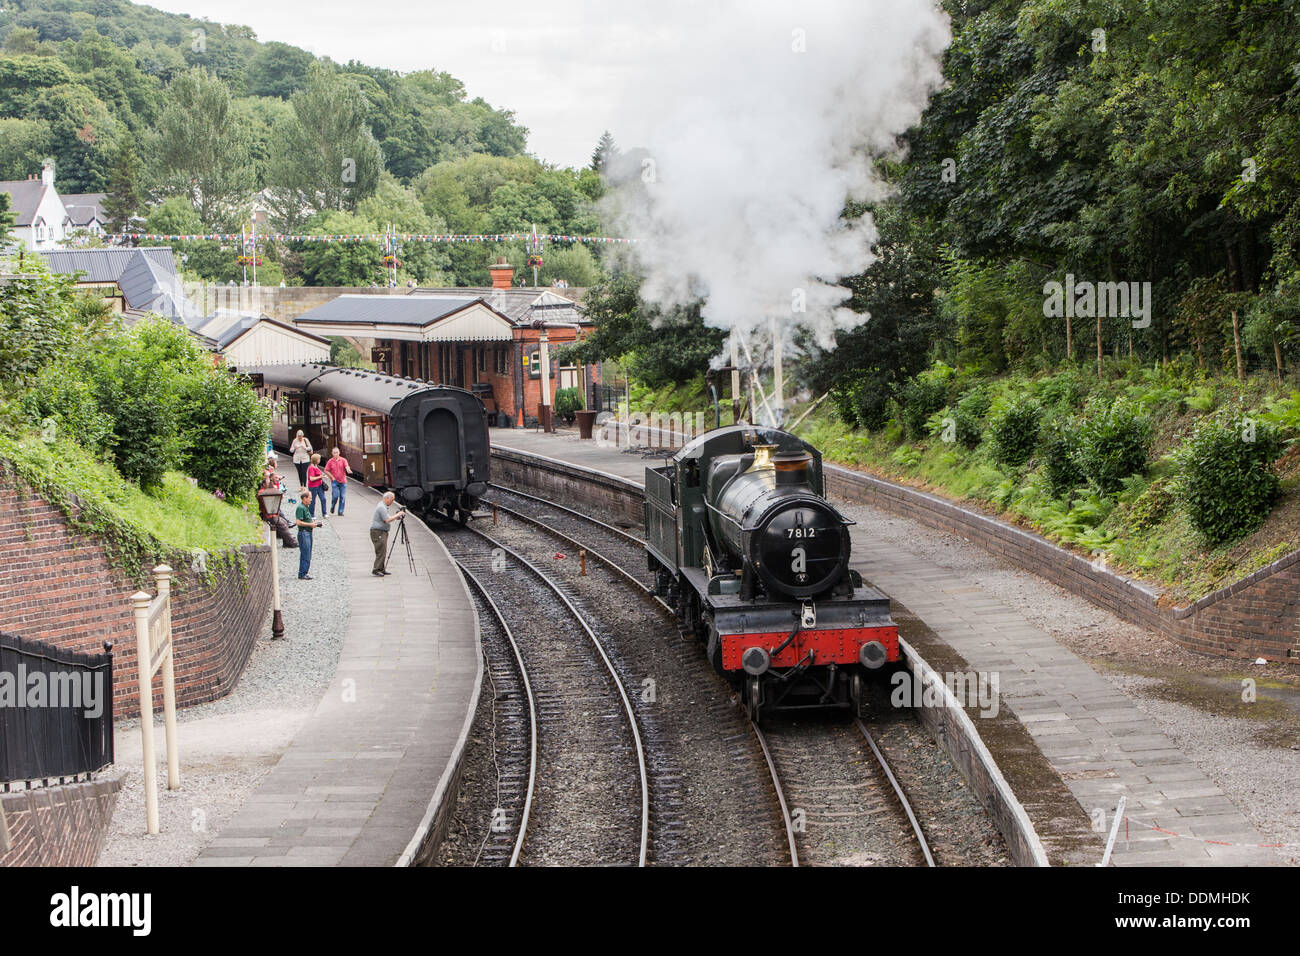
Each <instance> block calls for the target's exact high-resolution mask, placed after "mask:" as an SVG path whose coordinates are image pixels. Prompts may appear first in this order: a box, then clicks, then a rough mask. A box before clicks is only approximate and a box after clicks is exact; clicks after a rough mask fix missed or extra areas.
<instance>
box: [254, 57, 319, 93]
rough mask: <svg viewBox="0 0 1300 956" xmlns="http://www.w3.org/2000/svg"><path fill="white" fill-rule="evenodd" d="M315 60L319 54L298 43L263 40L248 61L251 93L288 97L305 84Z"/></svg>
mask: <svg viewBox="0 0 1300 956" xmlns="http://www.w3.org/2000/svg"><path fill="white" fill-rule="evenodd" d="M314 61H315V57H313V56H312V55H311V54H310V53H308V52H307V51H306V50H301V49H299V48H298V47H296V46H289V44H287V43H263V44H262V45H261V46H260V47H259V48H258V51H257V53H255V54H254V55H253V58H252V60H251V61H249V64H248V75H247V79H246V83H247V84H248V95H249V96H275V97H279V98H280V99H282V100H287V99H288V98H289V97H290V96H292V95H293V93H294V92H295V91H296V90H299V89H301V88H302V86H303V84H304V82H305V80H306V78H307V72H308V70H309V69H310V68H311V65H312V63H313V62H314Z"/></svg>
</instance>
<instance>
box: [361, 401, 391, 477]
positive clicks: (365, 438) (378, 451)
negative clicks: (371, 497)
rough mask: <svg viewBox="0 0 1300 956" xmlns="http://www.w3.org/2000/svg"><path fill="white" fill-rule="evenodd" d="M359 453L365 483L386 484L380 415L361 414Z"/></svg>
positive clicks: (385, 460)
mask: <svg viewBox="0 0 1300 956" xmlns="http://www.w3.org/2000/svg"><path fill="white" fill-rule="evenodd" d="M361 455H362V461H363V465H362V467H363V468H364V469H365V472H364V475H365V480H366V484H368V485H386V484H388V459H387V458H386V457H385V455H384V418H383V416H382V415H363V416H362V417H361Z"/></svg>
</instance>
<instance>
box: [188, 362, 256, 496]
mask: <svg viewBox="0 0 1300 956" xmlns="http://www.w3.org/2000/svg"><path fill="white" fill-rule="evenodd" d="M178 411H179V431H180V435H181V439H182V450H181V455H180V462H181V465H182V467H183V468H184V470H185V473H186V474H188V475H190V476H191V477H193V478H195V479H197V480H198V483H199V487H200V488H206V489H207V490H209V491H213V492H218V491H219V492H221V493H222V494H223V495H224V496H225V497H226V498H228V499H234V500H246V499H248V498H249V497H251V495H252V493H253V491H254V490H255V489H256V488H257V484H258V480H259V477H260V474H261V468H262V465H263V464H264V463H265V455H266V436H267V435H269V434H270V431H271V413H270V409H269V408H268V407H267V406H266V405H265V404H263V403H262V402H261V401H260V400H259V399H258V397H257V394H256V393H255V392H254V391H253V390H252V389H251V388H249V387H248V385H247V384H246V383H245V382H243V381H241V380H239V379H237V378H235V377H234V376H233V375H231V374H230V373H228V372H227V371H226V370H225V369H221V368H215V369H213V368H209V369H207V370H205V371H204V372H202V373H200V374H198V375H192V376H190V377H189V378H188V379H187V380H186V382H185V384H184V387H183V391H182V393H181V397H180V402H179V409H178Z"/></svg>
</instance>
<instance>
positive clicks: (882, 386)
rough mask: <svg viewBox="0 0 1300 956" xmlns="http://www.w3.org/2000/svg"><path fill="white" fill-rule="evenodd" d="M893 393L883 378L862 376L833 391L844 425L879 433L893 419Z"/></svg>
mask: <svg viewBox="0 0 1300 956" xmlns="http://www.w3.org/2000/svg"><path fill="white" fill-rule="evenodd" d="M889 398H890V391H889V386H888V383H887V382H886V381H885V380H884V378H883V377H880V376H876V375H871V374H861V375H859V376H857V377H856V378H855V379H853V380H852V381H849V382H847V383H845V384H842V385H837V386H836V387H835V388H834V389H832V390H831V400H832V401H833V402H834V403H835V411H836V412H837V413H838V414H839V417H840V421H842V422H844V424H846V425H849V426H851V427H853V428H865V429H866V430H867V431H877V430H879V429H881V428H884V427H885V422H886V420H888V418H889V413H888V409H889Z"/></svg>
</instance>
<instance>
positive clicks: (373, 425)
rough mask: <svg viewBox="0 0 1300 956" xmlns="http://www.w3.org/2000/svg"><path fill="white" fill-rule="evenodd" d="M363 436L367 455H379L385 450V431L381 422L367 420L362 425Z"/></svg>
mask: <svg viewBox="0 0 1300 956" xmlns="http://www.w3.org/2000/svg"><path fill="white" fill-rule="evenodd" d="M361 438H362V444H364V445H365V453H366V454H367V455H377V454H379V453H380V452H382V451H383V450H384V438H383V432H382V431H381V429H380V427H379V422H366V423H365V425H363V426H362V435H361Z"/></svg>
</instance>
